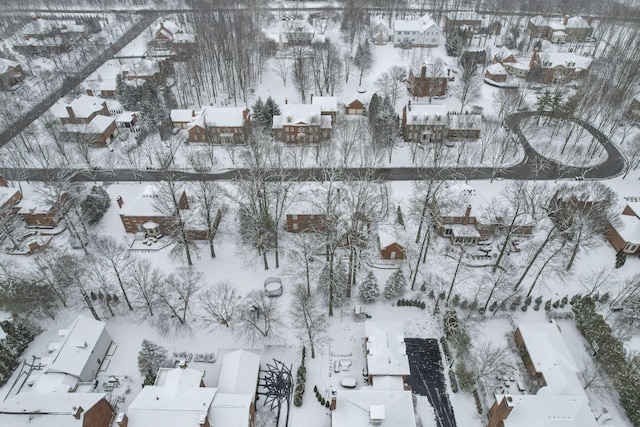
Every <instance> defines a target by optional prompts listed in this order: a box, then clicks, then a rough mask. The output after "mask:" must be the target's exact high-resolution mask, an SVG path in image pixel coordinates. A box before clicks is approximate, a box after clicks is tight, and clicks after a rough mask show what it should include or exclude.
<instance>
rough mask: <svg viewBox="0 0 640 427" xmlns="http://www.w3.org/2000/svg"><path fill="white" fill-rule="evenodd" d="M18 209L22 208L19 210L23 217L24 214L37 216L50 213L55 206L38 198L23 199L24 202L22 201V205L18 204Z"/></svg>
mask: <svg viewBox="0 0 640 427" xmlns="http://www.w3.org/2000/svg"><path fill="white" fill-rule="evenodd" d="M18 207H19V208H20V210H18V213H19V214H21V215H24V214H31V215H36V214H47V213H49V211H51V208H52V207H53V205H52V204H51V203H49V202H46V201H44V200H42V199H41V198H37V197H36V198H23V199H22V200H20V203H18Z"/></svg>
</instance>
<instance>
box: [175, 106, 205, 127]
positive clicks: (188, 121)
mask: <svg viewBox="0 0 640 427" xmlns="http://www.w3.org/2000/svg"><path fill="white" fill-rule="evenodd" d="M199 114H200V113H199V112H197V111H196V110H171V113H170V116H171V123H172V124H173V127H174V128H178V129H189V126H191V125H192V124H193V122H195V120H196V119H197V118H198V115H199Z"/></svg>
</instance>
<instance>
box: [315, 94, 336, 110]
mask: <svg viewBox="0 0 640 427" xmlns="http://www.w3.org/2000/svg"><path fill="white" fill-rule="evenodd" d="M311 104H313V105H315V104H317V105H319V106H320V109H321V111H323V112H324V111H328V112H332V113H333V112H336V111H338V98H336V97H335V96H314V97H313V100H312V101H311Z"/></svg>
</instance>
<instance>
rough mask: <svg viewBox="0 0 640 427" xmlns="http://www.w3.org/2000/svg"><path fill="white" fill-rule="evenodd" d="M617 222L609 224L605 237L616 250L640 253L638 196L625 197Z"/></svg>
mask: <svg viewBox="0 0 640 427" xmlns="http://www.w3.org/2000/svg"><path fill="white" fill-rule="evenodd" d="M623 205H624V207H623V208H622V209H621V212H622V213H621V214H620V218H619V219H620V220H619V222H618V224H615V225H613V224H609V227H608V230H607V232H606V233H605V237H606V238H607V240H608V241H609V243H610V244H611V246H613V248H614V249H615V250H616V252H618V251H624V252H625V253H627V254H629V255H631V254H640V197H625V198H624V203H623Z"/></svg>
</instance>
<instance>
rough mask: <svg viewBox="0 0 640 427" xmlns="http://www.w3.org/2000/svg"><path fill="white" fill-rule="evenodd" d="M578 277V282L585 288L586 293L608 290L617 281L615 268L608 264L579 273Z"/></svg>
mask: <svg viewBox="0 0 640 427" xmlns="http://www.w3.org/2000/svg"><path fill="white" fill-rule="evenodd" d="M579 277H580V280H578V283H580V285H581V286H582V288H583V289H584V290H585V292H586V295H593V294H595V293H598V294H603V293H605V292H608V291H609V290H610V289H612V288H613V286H614V284H615V283H618V281H619V279H618V275H617V273H616V270H615V269H614V268H612V267H608V266H601V267H599V268H595V269H592V270H589V271H588V272H585V273H581V274H580V276H579Z"/></svg>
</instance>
